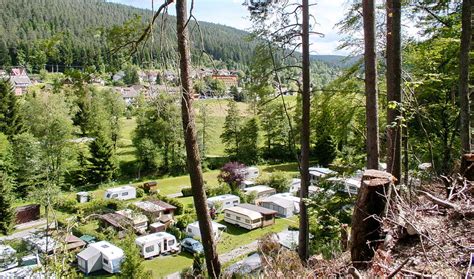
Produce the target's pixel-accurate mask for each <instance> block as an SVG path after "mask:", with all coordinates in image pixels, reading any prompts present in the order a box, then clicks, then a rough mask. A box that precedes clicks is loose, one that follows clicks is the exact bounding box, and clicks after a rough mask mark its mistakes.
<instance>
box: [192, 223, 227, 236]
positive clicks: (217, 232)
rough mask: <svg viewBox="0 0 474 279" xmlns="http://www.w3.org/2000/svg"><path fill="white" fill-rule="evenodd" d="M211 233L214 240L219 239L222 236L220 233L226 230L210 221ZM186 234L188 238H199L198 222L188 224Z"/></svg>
mask: <svg viewBox="0 0 474 279" xmlns="http://www.w3.org/2000/svg"><path fill="white" fill-rule="evenodd" d="M211 225H212V233H213V234H214V239H219V238H220V237H221V235H222V232H223V231H225V230H226V229H227V227H226V226H225V225H222V224H219V223H217V222H214V221H212V222H211ZM186 234H187V235H188V236H190V237H199V238H200V237H201V229H200V227H199V222H198V221H196V222H194V223H191V224H189V225H188V226H186Z"/></svg>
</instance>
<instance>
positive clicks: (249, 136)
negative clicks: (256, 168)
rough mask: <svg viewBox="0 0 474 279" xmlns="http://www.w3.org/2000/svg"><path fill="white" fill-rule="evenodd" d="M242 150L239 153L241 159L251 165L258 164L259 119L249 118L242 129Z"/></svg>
mask: <svg viewBox="0 0 474 279" xmlns="http://www.w3.org/2000/svg"><path fill="white" fill-rule="evenodd" d="M240 133H241V136H240V138H241V143H240V147H241V152H240V154H239V158H238V159H239V160H240V161H242V162H244V163H245V164H248V165H251V164H256V163H257V162H258V159H259V154H258V137H259V126H258V122H257V119H256V118H255V117H254V118H251V119H250V120H248V121H247V122H246V123H245V125H244V126H243V127H242V130H241V132H240Z"/></svg>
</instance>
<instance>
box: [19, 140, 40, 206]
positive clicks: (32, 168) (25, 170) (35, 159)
mask: <svg viewBox="0 0 474 279" xmlns="http://www.w3.org/2000/svg"><path fill="white" fill-rule="evenodd" d="M12 149H13V150H15V152H13V154H12V157H13V160H12V168H13V175H14V177H15V181H16V183H15V193H16V195H17V197H19V198H25V197H26V196H27V195H28V192H30V191H31V190H33V189H34V188H35V186H36V184H38V183H39V182H40V181H41V179H42V177H43V174H42V164H43V161H42V155H41V146H40V144H39V143H38V140H37V139H36V138H35V137H34V136H33V135H32V134H31V133H28V132H26V133H21V134H18V135H15V136H14V137H13V139H12Z"/></svg>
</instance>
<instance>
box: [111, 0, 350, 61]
mask: <svg viewBox="0 0 474 279" xmlns="http://www.w3.org/2000/svg"><path fill="white" fill-rule="evenodd" d="M108 1H109V2H116V3H121V4H125V5H130V6H135V7H139V8H147V9H151V1H152V0H108ZM162 2H163V1H161V0H155V8H156V7H157V6H159V5H160V4H161V3H162ZM243 2H244V0H195V3H194V12H193V13H194V15H195V16H196V18H197V19H198V20H200V21H208V22H213V23H219V24H223V25H227V26H231V27H235V28H238V29H242V30H248V29H249V28H250V27H251V26H250V21H249V20H248V15H249V13H248V11H247V9H246V7H244V6H243V5H242V3H243ZM345 2H346V0H324V1H318V4H317V6H314V7H311V10H310V13H311V14H312V15H313V16H314V17H315V18H316V20H317V23H318V25H317V26H316V27H315V28H314V30H315V31H317V32H320V33H323V34H324V37H320V36H317V35H313V36H312V37H311V40H310V41H311V47H310V49H311V54H319V55H323V54H324V55H326V54H338V55H345V54H347V53H346V52H343V51H337V50H336V48H337V46H338V44H339V43H338V41H339V40H340V39H341V36H340V35H339V34H338V30H337V28H336V27H335V24H336V23H337V22H339V21H340V20H341V19H342V18H343V16H344V10H345V8H347V6H346V4H345ZM170 14H174V9H170Z"/></svg>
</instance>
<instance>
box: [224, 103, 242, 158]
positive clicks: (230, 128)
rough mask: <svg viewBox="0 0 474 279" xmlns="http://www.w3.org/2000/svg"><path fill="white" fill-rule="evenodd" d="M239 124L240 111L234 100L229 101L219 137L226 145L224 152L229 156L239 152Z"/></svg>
mask: <svg viewBox="0 0 474 279" xmlns="http://www.w3.org/2000/svg"><path fill="white" fill-rule="evenodd" d="M241 125H242V124H241V120H240V112H239V109H238V108H237V104H236V102H234V101H229V105H228V106H227V116H226V117H225V122H224V131H223V132H222V134H221V139H222V142H223V143H225V145H226V149H225V152H226V153H227V154H228V155H230V156H234V157H235V156H237V155H238V154H239V153H240V152H239V151H240V140H241V138H240V135H241V133H240V130H241Z"/></svg>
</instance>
